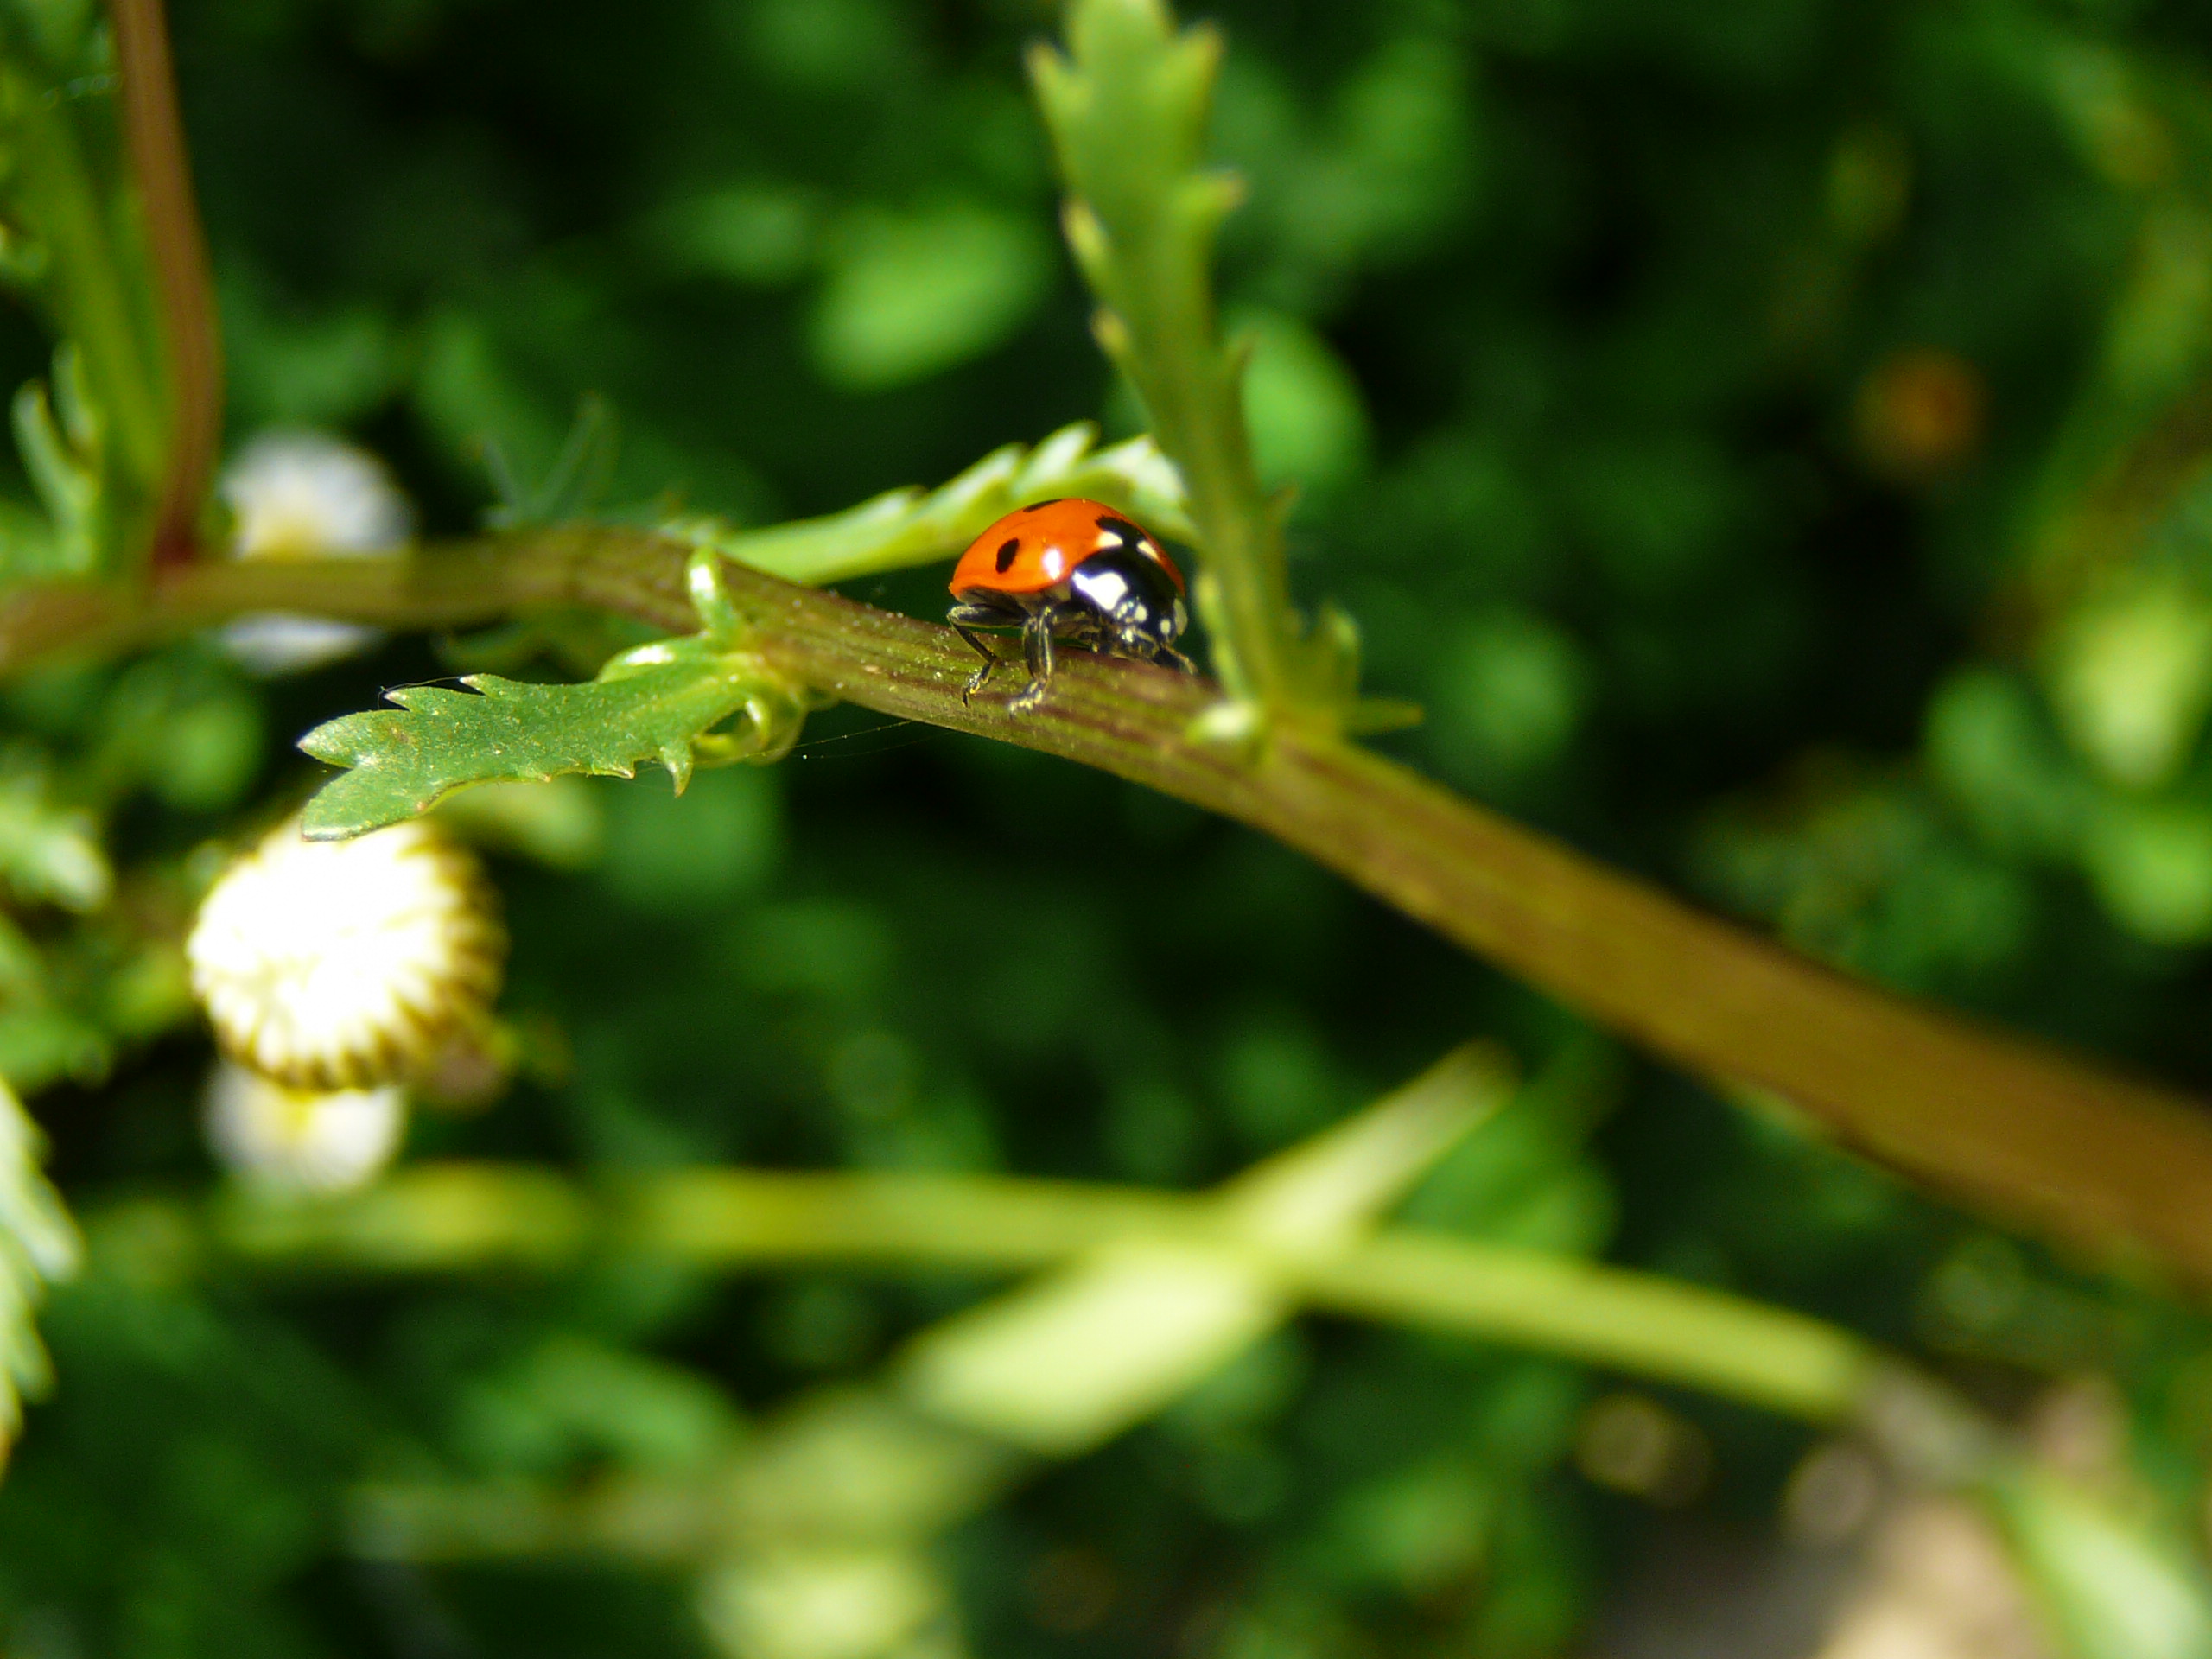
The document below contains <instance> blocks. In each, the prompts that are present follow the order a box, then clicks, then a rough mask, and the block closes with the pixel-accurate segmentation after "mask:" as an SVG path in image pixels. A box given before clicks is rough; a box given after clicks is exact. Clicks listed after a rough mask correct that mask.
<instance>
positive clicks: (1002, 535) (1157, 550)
mask: <svg viewBox="0 0 2212 1659" xmlns="http://www.w3.org/2000/svg"><path fill="white" fill-rule="evenodd" d="M1116 551H1126V552H1135V553H1138V554H1141V555H1142V556H1144V557H1146V558H1147V559H1149V560H1151V561H1152V562H1153V563H1154V564H1156V565H1158V566H1159V567H1160V569H1162V570H1165V571H1166V573H1167V574H1168V575H1169V576H1170V577H1171V578H1172V579H1173V582H1174V583H1175V591H1176V592H1177V593H1183V592H1185V591H1186V590H1185V587H1184V584H1183V573H1182V572H1181V571H1180V570H1178V569H1176V568H1175V562H1174V560H1173V559H1171V558H1169V557H1168V556H1167V553H1166V549H1164V548H1162V547H1161V546H1160V543H1158V542H1157V541H1155V540H1154V539H1153V537H1152V536H1151V534H1150V532H1148V531H1146V530H1145V529H1144V528H1143V526H1141V525H1140V524H1135V523H1133V522H1131V521H1130V520H1129V519H1128V518H1124V517H1123V516H1122V514H1120V513H1118V512H1115V511H1114V509H1113V508H1111V507H1109V506H1108V505H1105V504H1104V503H1103V502H1100V501H1086V500H1084V499H1083V498H1082V497H1080V496H1072V495H1071V496H1063V497H1062V498H1061V499H1058V500H1057V501H1039V502H1038V503H1037V504H1036V505H1033V506H1027V507H1023V508H1021V509H1020V511H1018V512H1009V513H1008V514H1007V516H1006V517H1005V518H1001V519H1000V520H999V521H998V522H997V523H996V524H993V525H992V526H991V527H990V528H989V529H988V530H987V531H984V532H983V533H982V535H981V536H978V537H976V539H975V541H974V542H972V543H969V548H968V550H967V551H966V552H965V553H963V554H962V555H961V556H960V563H958V564H957V565H955V566H953V568H952V582H951V591H952V595H953V597H954V598H956V599H958V598H962V597H963V596H965V595H966V594H971V593H991V594H1040V593H1043V592H1044V591H1045V590H1046V588H1056V587H1058V585H1059V584H1060V583H1062V582H1065V581H1066V580H1067V579H1068V577H1069V576H1070V575H1072V574H1074V571H1075V569H1076V567H1077V565H1079V564H1081V563H1083V562H1084V560H1085V559H1087V558H1090V556H1092V555H1094V554H1097V553H1111V552H1116Z"/></svg>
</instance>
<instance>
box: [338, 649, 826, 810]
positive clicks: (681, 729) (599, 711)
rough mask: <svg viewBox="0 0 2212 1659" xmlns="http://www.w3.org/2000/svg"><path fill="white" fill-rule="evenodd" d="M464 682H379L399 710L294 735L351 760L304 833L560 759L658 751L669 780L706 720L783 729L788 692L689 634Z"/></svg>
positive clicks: (757, 749) (413, 805)
mask: <svg viewBox="0 0 2212 1659" xmlns="http://www.w3.org/2000/svg"><path fill="white" fill-rule="evenodd" d="M461 683H463V684H464V685H467V686H469V687H471V688H472V690H471V691H448V690H444V689H442V687H438V686H412V687H407V688H404V689H402V690H397V691H391V692H387V693H386V694H385V695H386V696H387V697H388V698H389V700H390V701H391V702H396V703H397V704H398V705H399V706H400V708H401V709H403V710H404V711H405V712H404V713H403V714H397V715H392V714H384V713H381V712H373V711H372V712H369V713H364V714H358V715H341V716H340V718H338V719H336V720H334V721H328V722H327V723H325V724H323V725H321V726H318V727H317V728H315V730H314V731H312V732H309V733H308V734H307V735H306V736H305V737H303V738H302V739H301V740H300V747H301V748H302V749H304V750H306V751H307V753H309V754H311V755H313V756H315V758H316V759H317V760H327V761H328V762H329V763H330V764H331V765H333V766H347V767H350V768H352V770H350V771H348V772H346V774H345V775H344V776H342V777H340V778H337V779H333V780H332V781H331V782H330V783H328V784H326V785H323V787H322V789H321V791H320V792H319V793H318V794H317V795H316V796H315V799H314V800H313V801H311V802H309V803H308V809H307V812H306V815H305V818H304V824H305V830H306V833H307V835H308V836H309V837H310V838H312V839H316V840H340V839H343V838H344V837H346V836H358V835H361V834H363V833H365V832H366V831H368V830H371V829H378V828H381V827H382V826H384V825H385V824H388V823H398V822H400V821H401V820H402V819H404V818H409V817H414V816H415V815H416V813H418V812H423V811H425V810H429V807H430V806H431V805H432V804H434V803H435V802H436V801H437V799H438V798H439V797H441V796H442V795H445V794H447V793H448V792H449V791H453V790H455V789H458V788H460V787H461V785H465V784H474V783H483V782H486V781H488V780H491V779H527V780H529V781H532V782H537V783H543V781H545V780H546V779H550V778H553V777H556V776H558V775H560V774H562V773H564V772H590V773H594V774H596V775H598V776H601V777H615V778H632V777H635V776H636V775H637V769H638V766H639V763H640V762H641V761H645V760H658V761H659V762H660V764H661V765H663V766H665V767H667V768H668V770H669V772H670V773H671V775H672V776H673V777H674V778H675V780H676V786H677V789H678V790H679V791H680V790H681V789H682V788H683V785H685V784H686V783H688V782H689V781H690V777H691V768H692V765H693V760H694V756H693V749H694V746H695V745H696V744H697V743H698V742H699V741H700V740H701V739H702V738H703V737H706V736H707V735H708V734H709V730H710V728H713V727H715V725H717V724H719V723H720V722H721V721H725V720H727V719H728V718H729V717H730V716H731V715H736V714H740V713H742V714H743V715H744V716H745V725H744V727H743V728H742V732H741V735H740V736H739V737H738V738H737V739H736V740H735V741H737V742H738V743H739V744H740V745H741V746H749V747H751V748H752V750H753V752H754V753H772V752H773V751H774V747H775V746H776V744H777V743H778V742H779V741H788V734H790V733H791V732H792V731H793V730H794V729H795V728H796V725H797V721H798V718H799V704H798V701H797V700H796V699H795V698H794V697H793V696H791V694H790V693H788V692H786V691H785V690H783V689H782V687H781V684H780V683H779V682H778V681H777V680H776V679H775V678H774V677H773V676H772V675H771V674H770V673H768V672H767V671H766V670H765V669H763V668H761V667H760V666H759V665H758V664H756V663H755V662H754V661H753V659H751V658H746V657H744V656H741V655H726V654H721V653H717V652H715V651H713V650H712V649H710V648H708V647H706V646H703V645H698V644H697V643H696V642H691V641H677V642H674V643H672V644H671V645H666V646H645V647H642V648H641V649H640V650H639V651H637V652H630V653H627V654H626V656H624V657H621V658H617V659H616V660H615V662H614V663H613V664H609V665H608V668H607V671H605V672H604V673H603V674H602V675H601V677H600V678H598V679H596V680H594V681H592V682H590V683H587V684H583V685H529V684H524V683H520V682H518V681H515V680H503V679H500V678H499V677H497V676H495V675H489V674H474V675H468V676H467V677H464V678H463V680H462V682H461Z"/></svg>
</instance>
